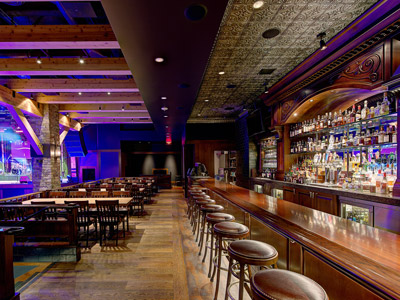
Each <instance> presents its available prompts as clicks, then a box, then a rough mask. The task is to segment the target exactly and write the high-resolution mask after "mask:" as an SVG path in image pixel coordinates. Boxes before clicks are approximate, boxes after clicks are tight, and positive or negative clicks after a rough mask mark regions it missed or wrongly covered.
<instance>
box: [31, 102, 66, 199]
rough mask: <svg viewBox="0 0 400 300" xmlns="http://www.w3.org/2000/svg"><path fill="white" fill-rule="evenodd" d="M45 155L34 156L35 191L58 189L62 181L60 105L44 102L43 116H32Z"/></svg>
mask: <svg viewBox="0 0 400 300" xmlns="http://www.w3.org/2000/svg"><path fill="white" fill-rule="evenodd" d="M31 120H32V121H31V126H32V128H33V130H34V131H35V133H36V135H37V136H38V138H39V140H40V142H41V143H42V145H43V152H44V155H43V156H42V157H34V158H32V169H33V173H32V183H33V191H34V192H36V191H43V190H50V189H57V188H60V187H61V183H60V133H59V131H60V128H59V114H58V105H54V104H44V105H43V118H31Z"/></svg>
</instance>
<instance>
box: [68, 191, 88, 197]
mask: <svg viewBox="0 0 400 300" xmlns="http://www.w3.org/2000/svg"><path fill="white" fill-rule="evenodd" d="M69 197H70V198H85V197H86V192H83V191H70V192H69Z"/></svg>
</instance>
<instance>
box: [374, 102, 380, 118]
mask: <svg viewBox="0 0 400 300" xmlns="http://www.w3.org/2000/svg"><path fill="white" fill-rule="evenodd" d="M380 114H381V103H380V102H378V103H377V104H376V107H375V117H379V116H380Z"/></svg>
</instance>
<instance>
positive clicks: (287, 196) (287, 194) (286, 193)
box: [283, 186, 296, 203]
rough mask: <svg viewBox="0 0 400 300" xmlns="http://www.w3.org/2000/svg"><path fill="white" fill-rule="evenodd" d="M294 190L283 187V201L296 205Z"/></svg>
mask: <svg viewBox="0 0 400 300" xmlns="http://www.w3.org/2000/svg"><path fill="white" fill-rule="evenodd" d="M295 192H296V190H295V189H294V188H292V187H288V186H284V187H283V200H286V201H289V202H294V203H296V199H295V198H296V193H295Z"/></svg>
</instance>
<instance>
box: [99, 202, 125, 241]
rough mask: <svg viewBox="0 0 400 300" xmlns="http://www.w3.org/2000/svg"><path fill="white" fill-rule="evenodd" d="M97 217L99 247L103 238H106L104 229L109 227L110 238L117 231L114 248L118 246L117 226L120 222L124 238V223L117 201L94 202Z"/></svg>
mask: <svg viewBox="0 0 400 300" xmlns="http://www.w3.org/2000/svg"><path fill="white" fill-rule="evenodd" d="M96 207H97V215H98V221H99V225H100V246H102V239H103V236H104V238H106V228H107V226H108V227H109V231H110V236H112V234H113V233H114V230H116V231H117V239H116V242H115V244H116V246H118V225H119V223H121V222H122V224H123V233H124V237H125V222H123V218H121V215H120V212H119V200H104V201H103V200H96Z"/></svg>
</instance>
